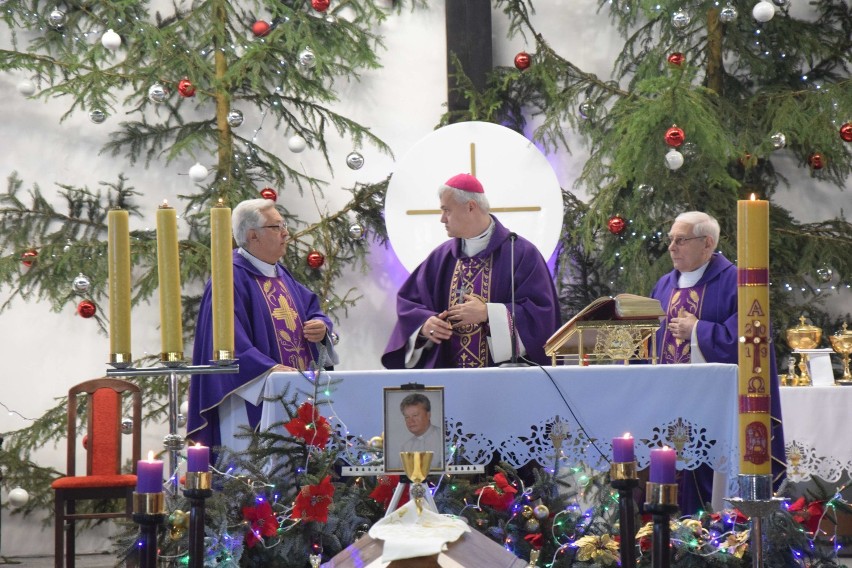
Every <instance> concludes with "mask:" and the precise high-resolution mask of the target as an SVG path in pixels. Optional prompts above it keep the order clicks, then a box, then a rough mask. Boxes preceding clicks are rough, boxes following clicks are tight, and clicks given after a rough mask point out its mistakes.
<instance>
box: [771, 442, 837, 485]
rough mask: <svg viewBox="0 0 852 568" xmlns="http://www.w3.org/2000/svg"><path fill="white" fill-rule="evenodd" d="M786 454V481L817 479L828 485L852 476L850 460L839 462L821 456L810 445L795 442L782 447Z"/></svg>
mask: <svg viewBox="0 0 852 568" xmlns="http://www.w3.org/2000/svg"><path fill="white" fill-rule="evenodd" d="M784 451H785V453H786V454H787V479H789V480H790V481H793V482H797V481H808V480H809V479H811V477H818V478H820V479H821V480H823V481H827V482H829V483H837V482H839V481H840V480H841V479H843V478H846V477H848V476H849V475H852V460H849V461H846V462H842V461H841V460H839V459H837V458H835V457H830V456H823V455H820V454H819V453H817V450H816V449H815V448H814V447H813V446H811V445H810V444H807V443H804V442H798V441H796V440H793V441H790V442H788V443H787V444H786V445H785V446H784Z"/></svg>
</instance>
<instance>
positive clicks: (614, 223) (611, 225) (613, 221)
mask: <svg viewBox="0 0 852 568" xmlns="http://www.w3.org/2000/svg"><path fill="white" fill-rule="evenodd" d="M606 228H607V229H609V232H610V233H612V234H613V235H620V234H621V233H623V232H624V229H626V228H627V222H626V221H625V220H624V217H622V216H621V215H614V216H612V217H610V218H609V221H607V222H606Z"/></svg>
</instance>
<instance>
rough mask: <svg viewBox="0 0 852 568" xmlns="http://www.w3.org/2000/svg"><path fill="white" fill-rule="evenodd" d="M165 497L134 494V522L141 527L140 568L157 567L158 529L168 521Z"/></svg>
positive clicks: (138, 544)
mask: <svg viewBox="0 0 852 568" xmlns="http://www.w3.org/2000/svg"><path fill="white" fill-rule="evenodd" d="M165 504H166V502H165V496H164V494H163V493H162V492H159V493H133V522H135V523H136V524H137V525H139V540H138V541H137V543H136V548H137V549H138V551H139V566H140V568H156V567H157V528H158V527H159V526H160V525H162V524H163V522H164V521H165V520H166V513H165V509H166V508H165Z"/></svg>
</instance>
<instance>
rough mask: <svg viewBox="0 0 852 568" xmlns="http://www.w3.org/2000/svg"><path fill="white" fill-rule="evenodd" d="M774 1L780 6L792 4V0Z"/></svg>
mask: <svg viewBox="0 0 852 568" xmlns="http://www.w3.org/2000/svg"><path fill="white" fill-rule="evenodd" d="M772 3H773V4H775V5H776V6H778V7H779V8H783V7H785V6H789V5H790V0H772Z"/></svg>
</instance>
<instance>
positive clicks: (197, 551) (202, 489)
mask: <svg viewBox="0 0 852 568" xmlns="http://www.w3.org/2000/svg"><path fill="white" fill-rule="evenodd" d="M212 478H213V476H212V474H211V473H210V472H209V471H188V472H186V485H185V489H184V490H183V494H184V496H185V497H186V498H187V499H189V504H190V510H189V568H203V566H204V515H205V504H204V502H205V500H206V499H207V498H208V497H210V496H211V495H213V490H212V489H211V483H212Z"/></svg>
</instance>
